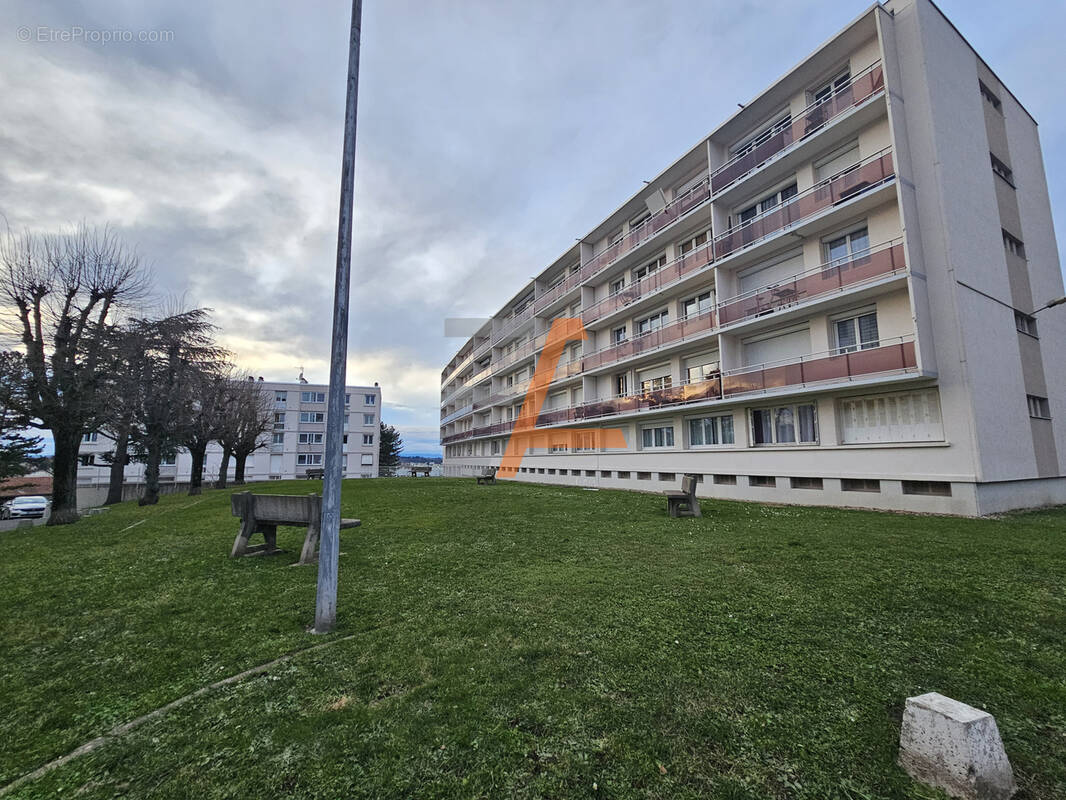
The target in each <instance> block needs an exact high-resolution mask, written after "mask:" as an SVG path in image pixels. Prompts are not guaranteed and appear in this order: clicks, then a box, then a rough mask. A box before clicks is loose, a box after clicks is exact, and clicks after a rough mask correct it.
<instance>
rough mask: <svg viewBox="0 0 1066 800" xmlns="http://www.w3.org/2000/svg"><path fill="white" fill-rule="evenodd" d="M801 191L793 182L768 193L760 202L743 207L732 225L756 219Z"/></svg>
mask: <svg viewBox="0 0 1066 800" xmlns="http://www.w3.org/2000/svg"><path fill="white" fill-rule="evenodd" d="M798 193H799V191H798V189H797V187H796V184H794V183H791V184H789V185H788V186H786V187H784V188H783V189H778V190H777V191H776V192H773V193H771V194H768V195H766V196H765V197H763V198H762V199H761V200H759V202H757V203H752V204H751V205H750V206H748V207H747V208H743V209H741V210H740V211H739V212H738V213H737V216H736V222H735V223H732V224H731V225H730V227H733V226H734V225H743V224H744V223H745V222H748V221H749V220H752V219H755V217H757V216H759V214H763V213H765V212H767V211H770V210H771V209H774V208H777V206H779V205H782V204H783V203H787V202H788V201H789V200H791V199H792V198H793V197H795V196H796V195H797V194H798Z"/></svg>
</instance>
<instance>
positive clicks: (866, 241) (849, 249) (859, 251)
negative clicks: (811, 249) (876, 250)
mask: <svg viewBox="0 0 1066 800" xmlns="http://www.w3.org/2000/svg"><path fill="white" fill-rule="evenodd" d="M869 252H870V234H869V233H868V232H867V230H866V226H865V225H864V226H863V227H861V228H858V229H856V230H853V231H851V232H850V233H846V234H844V235H842V236H837V237H835V238H833V239H829V240H828V241H827V242H826V243H825V265H826V267H827V268H831V267H838V266H840V265H841V264H844V263H846V262H848V261H850V260H852V259H853V258H857V257H858V256H863V255H866V254H867V253H869Z"/></svg>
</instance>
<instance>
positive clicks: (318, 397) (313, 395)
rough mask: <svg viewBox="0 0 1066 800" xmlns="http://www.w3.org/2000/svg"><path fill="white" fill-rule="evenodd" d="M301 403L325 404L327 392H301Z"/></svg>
mask: <svg viewBox="0 0 1066 800" xmlns="http://www.w3.org/2000/svg"><path fill="white" fill-rule="evenodd" d="M300 402H301V403H324V402H326V393H325V392H300Z"/></svg>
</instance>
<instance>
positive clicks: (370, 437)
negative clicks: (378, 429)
mask: <svg viewBox="0 0 1066 800" xmlns="http://www.w3.org/2000/svg"><path fill="white" fill-rule="evenodd" d="M373 443H374V434H372V433H364V434H363V444H364V445H372V444H373Z"/></svg>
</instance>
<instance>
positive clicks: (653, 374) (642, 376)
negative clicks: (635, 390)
mask: <svg viewBox="0 0 1066 800" xmlns="http://www.w3.org/2000/svg"><path fill="white" fill-rule="evenodd" d="M669 375H670V365H669V364H663V365H662V366H658V367H650V368H648V369H645V370H641V371H640V372H638V373H637V385H638V386H639V385H640V384H641V383H643V382H644V381H651V380H655V379H656V378H666V377H668V376H669Z"/></svg>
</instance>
